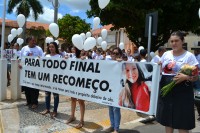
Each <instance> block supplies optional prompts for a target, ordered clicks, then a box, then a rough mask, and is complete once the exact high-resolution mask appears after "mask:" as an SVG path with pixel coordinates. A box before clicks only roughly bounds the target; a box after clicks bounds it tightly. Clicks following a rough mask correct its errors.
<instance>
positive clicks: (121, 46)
mask: <svg viewBox="0 0 200 133" xmlns="http://www.w3.org/2000/svg"><path fill="white" fill-rule="evenodd" d="M119 48H120V49H121V50H123V49H124V43H123V42H121V43H120V44H119Z"/></svg>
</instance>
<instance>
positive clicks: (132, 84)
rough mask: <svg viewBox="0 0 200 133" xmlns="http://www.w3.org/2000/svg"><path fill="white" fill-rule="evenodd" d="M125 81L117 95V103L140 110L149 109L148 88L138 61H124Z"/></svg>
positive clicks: (145, 110)
mask: <svg viewBox="0 0 200 133" xmlns="http://www.w3.org/2000/svg"><path fill="white" fill-rule="evenodd" d="M123 71H124V72H125V73H126V83H125V85H124V88H123V89H122V91H121V93H120V96H119V105H120V106H123V107H128V108H133V109H137V110H140V111H144V112H147V111H149V105H150V89H149V87H148V85H147V84H146V83H145V77H144V74H143V72H142V69H141V68H140V66H139V64H138V63H124V64H123Z"/></svg>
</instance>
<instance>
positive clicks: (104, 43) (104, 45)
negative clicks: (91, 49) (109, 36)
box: [101, 41, 107, 51]
mask: <svg viewBox="0 0 200 133" xmlns="http://www.w3.org/2000/svg"><path fill="white" fill-rule="evenodd" d="M101 47H102V49H103V50H104V51H105V50H106V49H107V42H106V41H103V42H102V43H101Z"/></svg>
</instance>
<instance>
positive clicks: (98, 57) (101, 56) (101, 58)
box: [95, 55, 103, 60]
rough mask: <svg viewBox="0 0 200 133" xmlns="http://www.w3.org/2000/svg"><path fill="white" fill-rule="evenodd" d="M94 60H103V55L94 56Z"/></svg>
mask: <svg viewBox="0 0 200 133" xmlns="http://www.w3.org/2000/svg"><path fill="white" fill-rule="evenodd" d="M95 60H103V55H96V56H95Z"/></svg>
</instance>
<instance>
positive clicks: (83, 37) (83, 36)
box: [80, 33, 86, 41]
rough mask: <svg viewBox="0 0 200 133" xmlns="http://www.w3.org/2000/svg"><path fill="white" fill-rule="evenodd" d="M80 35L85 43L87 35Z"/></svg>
mask: <svg viewBox="0 0 200 133" xmlns="http://www.w3.org/2000/svg"><path fill="white" fill-rule="evenodd" d="M80 35H81V37H82V39H83V41H85V38H86V36H85V33H81V34H80Z"/></svg>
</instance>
